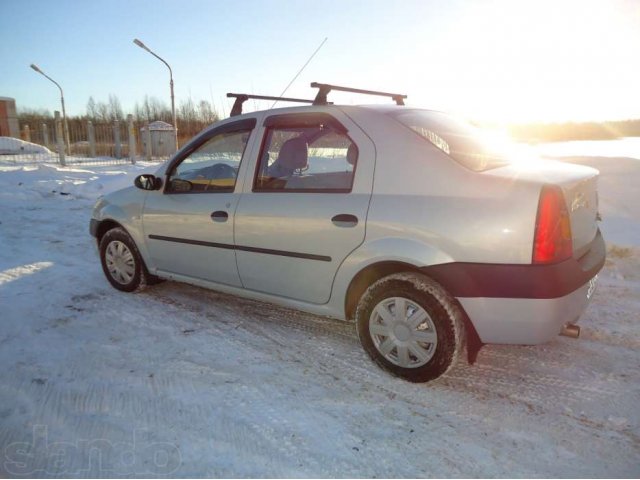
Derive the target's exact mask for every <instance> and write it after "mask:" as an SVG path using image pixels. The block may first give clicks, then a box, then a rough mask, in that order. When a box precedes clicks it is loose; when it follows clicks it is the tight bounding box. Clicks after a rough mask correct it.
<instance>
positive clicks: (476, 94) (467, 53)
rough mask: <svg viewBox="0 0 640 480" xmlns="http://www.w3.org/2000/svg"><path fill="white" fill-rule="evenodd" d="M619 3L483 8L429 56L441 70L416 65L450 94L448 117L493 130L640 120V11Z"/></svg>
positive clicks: (470, 12) (466, 16) (500, 3)
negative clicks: (453, 114) (478, 121)
mask: <svg viewBox="0 0 640 480" xmlns="http://www.w3.org/2000/svg"><path fill="white" fill-rule="evenodd" d="M613 4H614V2H602V1H600V2H598V1H545V0H543V1H531V2H520V1H518V2H513V1H506V0H496V1H493V2H489V3H487V2H478V3H476V4H474V6H473V7H471V8H468V9H467V10H465V12H464V13H463V17H462V19H460V21H458V22H455V24H454V25H453V26H452V28H451V29H450V30H449V31H447V33H446V34H445V41H443V42H442V44H443V45H444V46H445V47H444V48H442V49H440V50H439V51H438V52H430V53H429V55H430V56H432V58H434V61H433V62H429V63H421V64H420V65H418V66H416V68H417V69H418V70H421V71H420V72H419V73H420V75H418V76H419V77H424V78H425V79H427V80H426V81H427V82H428V83H431V84H432V85H434V86H435V87H437V90H443V91H445V92H446V93H447V95H446V98H444V99H442V103H443V104H445V105H443V106H444V107H445V108H446V107H447V106H453V107H454V108H455V109H456V111H458V112H459V113H463V114H466V115H469V116H472V117H475V118H482V119H486V120H491V121H504V122H510V121H511V122H512V121H516V122H517V121H566V120H603V119H615V118H629V117H631V116H633V115H634V112H635V115H636V116H637V114H638V113H639V112H640V105H638V100H637V98H638V97H639V96H638V95H637V82H638V81H640V69H639V68H638V67H637V65H638V63H637V58H634V55H633V51H634V49H635V50H637V45H636V43H637V41H638V38H637V37H638V32H637V31H635V30H634V29H633V28H632V26H633V25H634V24H635V25H636V27H637V26H638V25H640V22H639V20H640V3H637V4H636V6H635V7H633V6H628V8H629V9H631V12H630V13H628V14H627V15H626V17H625V16H624V15H625V13H624V12H621V11H620V10H621V9H614V8H611V7H612V5H613ZM636 53H637V52H636ZM433 55H435V57H433ZM434 63H436V64H439V66H440V68H438V69H434ZM633 65H636V67H633ZM629 72H631V74H630V73H629ZM426 99H429V100H426ZM425 100H426V102H427V104H428V103H433V96H429V95H426V96H425ZM633 102H635V105H634V104H633ZM630 103H631V104H630Z"/></svg>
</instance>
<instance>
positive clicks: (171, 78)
mask: <svg viewBox="0 0 640 480" xmlns="http://www.w3.org/2000/svg"><path fill="white" fill-rule="evenodd" d="M133 43H135V44H136V45H137V46H139V47H140V48H142V49H144V50H146V51H147V52H149V53H150V54H151V55H153V56H154V57H156V58H157V59H158V60H160V61H161V62H162V63H164V64H165V65H166V66H167V68H168V69H169V87H170V88H171V117H172V118H173V133H174V136H175V141H176V151H177V150H178V124H177V122H176V105H175V100H174V96H173V71H172V70H171V67H170V66H169V64H168V63H167V62H166V61H165V60H164V59H163V58H161V57H160V56H158V55H157V54H155V53H154V52H152V51H151V50H150V49H149V47H147V46H146V45H145V44H144V43H142V42H141V41H140V40H138V39H137V38H134V39H133Z"/></svg>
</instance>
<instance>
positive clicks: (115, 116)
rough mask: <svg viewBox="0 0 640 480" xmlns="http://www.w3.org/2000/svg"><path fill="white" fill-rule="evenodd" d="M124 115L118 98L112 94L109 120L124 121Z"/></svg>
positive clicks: (110, 96) (110, 95)
mask: <svg viewBox="0 0 640 480" xmlns="http://www.w3.org/2000/svg"><path fill="white" fill-rule="evenodd" d="M123 118H124V114H123V113H122V106H121V105H120V100H119V99H118V97H117V96H116V95H114V94H112V93H110V94H109V120H111V121H113V120H122V119H123Z"/></svg>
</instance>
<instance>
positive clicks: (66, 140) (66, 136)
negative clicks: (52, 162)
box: [31, 63, 71, 152]
mask: <svg viewBox="0 0 640 480" xmlns="http://www.w3.org/2000/svg"><path fill="white" fill-rule="evenodd" d="M31 68H33V69H34V70H35V71H36V72H38V73H39V74H40V75H43V76H44V77H45V78H47V79H48V80H50V81H52V82H53V83H55V85H56V87H58V88H59V89H60V103H62V122H63V125H64V143H65V144H66V145H67V151H68V152H70V148H71V144H70V143H69V125H68V124H67V112H66V110H65V108H64V92H63V91H62V87H61V86H60V84H59V83H58V82H56V81H55V80H54V79H53V78H51V77H50V76H49V75H47V74H46V73H44V72H43V71H42V70H40V68H38V66H37V65H36V64H35V63H32V64H31Z"/></svg>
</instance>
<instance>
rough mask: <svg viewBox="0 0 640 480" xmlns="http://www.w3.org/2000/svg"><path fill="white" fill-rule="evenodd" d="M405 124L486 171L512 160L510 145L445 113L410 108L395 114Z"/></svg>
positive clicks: (458, 158)
mask: <svg viewBox="0 0 640 480" xmlns="http://www.w3.org/2000/svg"><path fill="white" fill-rule="evenodd" d="M391 115H392V116H393V117H394V118H395V119H396V120H398V121H399V122H400V123H401V124H403V125H404V126H406V127H408V128H410V129H411V130H413V131H414V132H415V133H416V134H418V135H419V136H420V137H422V138H424V139H425V140H426V141H428V142H429V143H431V144H432V145H434V146H435V147H437V148H439V149H440V150H442V151H443V152H444V153H446V154H447V155H449V156H450V157H451V158H453V159H454V160H455V161H456V162H458V163H460V164H462V165H463V166H465V167H467V168H469V169H471V170H473V171H475V172H482V171H484V170H489V169H492V168H497V167H501V166H504V165H507V164H508V163H510V160H509V158H508V155H507V151H508V145H507V144H506V143H505V142H504V141H498V140H495V139H493V138H491V137H490V136H489V135H488V134H487V133H486V132H484V131H483V130H482V129H480V128H477V127H474V126H473V125H471V124H469V123H466V122H464V121H462V120H459V119H457V118H455V117H452V116H451V115H447V114H446V113H441V112H432V111H425V110H407V111H403V112H394V113H392V114H391Z"/></svg>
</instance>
